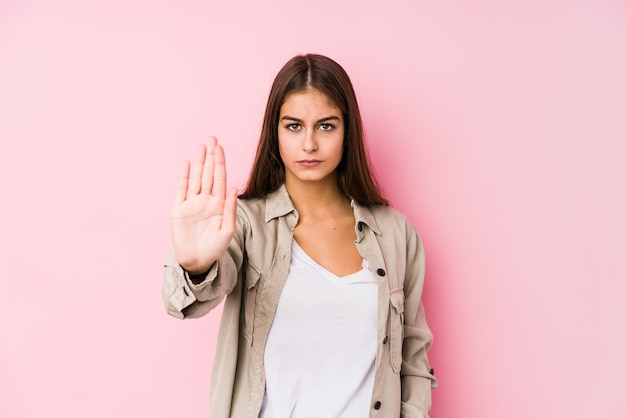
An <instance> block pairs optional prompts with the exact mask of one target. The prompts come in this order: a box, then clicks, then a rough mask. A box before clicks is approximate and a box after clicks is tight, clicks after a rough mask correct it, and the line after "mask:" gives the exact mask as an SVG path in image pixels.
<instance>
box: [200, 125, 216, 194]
mask: <svg viewBox="0 0 626 418" xmlns="http://www.w3.org/2000/svg"><path fill="white" fill-rule="evenodd" d="M216 144H217V139H216V138H215V137H214V136H211V137H209V142H208V144H207V156H206V159H205V161H204V168H203V169H202V189H201V190H200V193H202V194H206V195H209V194H211V190H212V189H213V168H214V167H215V145H216Z"/></svg>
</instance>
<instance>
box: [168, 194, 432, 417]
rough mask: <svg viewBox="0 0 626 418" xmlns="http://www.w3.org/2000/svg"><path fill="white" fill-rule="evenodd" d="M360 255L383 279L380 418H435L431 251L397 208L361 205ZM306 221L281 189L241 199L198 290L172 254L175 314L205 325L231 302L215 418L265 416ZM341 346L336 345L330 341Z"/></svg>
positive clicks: (216, 372)
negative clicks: (425, 296)
mask: <svg viewBox="0 0 626 418" xmlns="http://www.w3.org/2000/svg"><path fill="white" fill-rule="evenodd" d="M353 207H354V216H355V219H356V225H355V232H356V237H357V239H356V241H355V244H356V247H357V249H358V251H359V253H360V254H361V256H362V257H363V258H365V259H367V260H368V262H369V265H370V269H371V271H372V272H373V273H374V276H375V277H376V278H377V280H378V341H379V344H378V349H377V352H376V372H375V377H374V389H373V393H372V401H371V409H370V414H369V416H370V417H371V418H374V417H379V418H383V417H384V418H397V417H405V418H427V417H428V411H429V410H430V405H431V388H434V387H435V386H436V384H437V381H436V380H435V378H434V376H433V374H432V369H431V368H430V366H429V364H428V359H427V356H426V352H427V350H428V348H429V347H430V344H431V342H432V334H431V332H430V330H429V329H428V325H427V324H426V320H425V317H424V309H423V306H422V302H421V296H422V287H423V284H424V250H423V247H422V242H421V240H420V238H419V236H418V235H417V233H416V231H415V229H414V228H413V226H412V225H411V224H410V223H409V222H408V221H407V219H406V218H405V217H404V215H402V214H401V213H399V212H398V211H396V210H394V209H392V208H389V207H387V206H371V207H363V206H360V205H358V204H356V203H354V204H353ZM297 223H298V213H297V211H296V210H295V208H294V206H293V204H292V202H291V199H290V198H289V195H288V193H287V191H286V189H285V187H284V186H283V187H281V188H280V189H279V190H277V191H276V192H274V193H272V194H270V195H268V196H267V197H266V198H265V199H259V200H240V201H239V202H238V205H237V231H236V234H235V236H234V238H233V240H232V242H231V244H230V247H229V249H228V251H227V252H226V254H225V255H224V256H223V257H222V258H221V259H220V260H219V261H218V262H216V263H215V265H214V266H213V267H212V268H211V270H210V271H209V272H208V274H207V276H206V278H205V279H204V280H203V281H201V282H200V283H193V282H192V281H191V280H190V278H189V277H188V275H187V273H186V272H185V271H184V270H183V269H182V268H181V267H180V265H179V264H178V263H177V262H176V257H175V254H173V253H172V254H170V257H169V258H168V261H167V263H166V266H165V267H166V269H165V281H164V285H163V296H164V300H165V305H166V307H167V312H168V313H169V314H170V315H173V316H175V317H178V318H181V319H182V318H195V317H200V316H202V315H205V314H206V313H208V312H209V311H211V309H213V308H215V307H216V306H217V305H218V304H219V303H220V302H221V301H222V300H223V299H224V297H225V296H228V297H226V301H225V303H224V310H223V313H222V320H221V324H220V329H219V335H218V345H217V352H216V356H215V361H214V367H213V377H212V384H211V395H210V403H209V405H210V406H209V417H210V418H228V417H234V418H243V417H249V418H253V417H254V418H257V417H258V416H259V411H260V409H261V404H262V402H263V396H264V393H265V371H264V365H263V358H264V349H265V343H266V341H267V336H268V333H269V330H270V327H271V325H272V320H273V318H274V313H275V312H276V307H277V305H278V300H279V298H280V295H281V292H282V289H283V286H284V284H285V281H286V279H287V273H288V271H289V263H290V258H291V243H292V239H293V231H294V228H295V226H296V224H297ZM329 344H332V341H329Z"/></svg>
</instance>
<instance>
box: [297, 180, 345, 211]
mask: <svg viewBox="0 0 626 418" xmlns="http://www.w3.org/2000/svg"><path fill="white" fill-rule="evenodd" d="M285 187H286V189H287V192H288V193H289V197H290V198H291V201H292V202H293V204H294V206H295V208H296V210H297V211H298V214H299V215H300V217H301V218H302V217H316V218H317V217H326V216H336V215H337V214H345V212H351V211H352V209H351V207H350V199H349V198H348V197H347V196H346V195H344V194H343V193H342V192H341V190H340V189H339V185H338V184H337V180H336V178H328V179H326V180H325V181H314V182H301V181H298V180H296V181H289V179H287V180H286V181H285Z"/></svg>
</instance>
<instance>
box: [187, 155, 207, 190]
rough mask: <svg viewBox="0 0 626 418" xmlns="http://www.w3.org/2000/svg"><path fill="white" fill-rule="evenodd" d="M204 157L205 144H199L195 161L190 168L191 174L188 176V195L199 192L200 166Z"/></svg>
mask: <svg viewBox="0 0 626 418" xmlns="http://www.w3.org/2000/svg"><path fill="white" fill-rule="evenodd" d="M205 159H206V145H200V147H199V148H198V153H197V154H196V161H194V163H193V167H192V168H191V176H190V178H189V189H188V190H187V192H188V193H189V196H193V195H197V194H198V193H200V186H201V182H202V167H203V166H204V161H205Z"/></svg>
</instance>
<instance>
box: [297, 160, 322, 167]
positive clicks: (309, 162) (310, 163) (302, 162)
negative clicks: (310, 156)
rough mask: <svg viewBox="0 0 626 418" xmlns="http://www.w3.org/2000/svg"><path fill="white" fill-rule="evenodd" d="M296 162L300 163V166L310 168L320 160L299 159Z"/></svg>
mask: <svg viewBox="0 0 626 418" xmlns="http://www.w3.org/2000/svg"><path fill="white" fill-rule="evenodd" d="M297 163H298V164H300V165H301V166H302V167H305V168H311V167H317V166H318V165H320V164H321V163H322V162H321V161H320V160H300V161H298V162H297Z"/></svg>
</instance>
